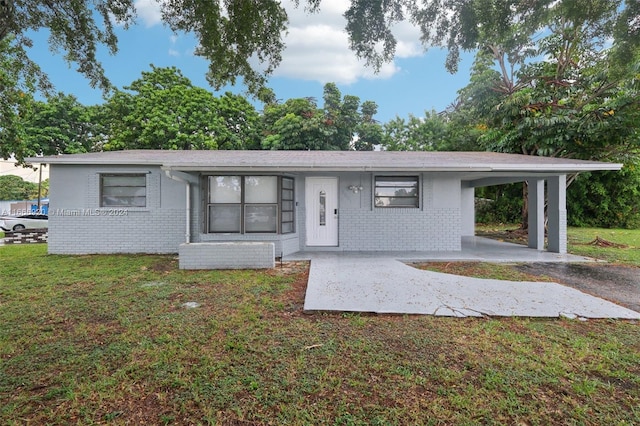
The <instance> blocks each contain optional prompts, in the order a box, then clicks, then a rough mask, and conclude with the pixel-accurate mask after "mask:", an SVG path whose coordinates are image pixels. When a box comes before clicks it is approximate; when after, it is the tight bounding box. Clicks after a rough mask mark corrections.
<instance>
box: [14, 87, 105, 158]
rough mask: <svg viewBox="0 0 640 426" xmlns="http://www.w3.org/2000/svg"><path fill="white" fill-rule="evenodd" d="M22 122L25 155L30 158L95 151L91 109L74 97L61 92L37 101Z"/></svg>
mask: <svg viewBox="0 0 640 426" xmlns="http://www.w3.org/2000/svg"><path fill="white" fill-rule="evenodd" d="M23 121H24V124H23V126H24V129H25V136H24V141H25V149H24V151H23V153H24V154H28V155H29V156H37V155H57V154H76V153H80V152H88V151H91V150H92V148H93V146H92V145H93V139H92V137H93V134H94V133H95V132H94V130H93V125H92V123H91V117H90V113H89V109H88V108H87V107H85V106H84V105H82V104H80V103H79V102H78V101H77V99H76V98H75V97H74V96H71V95H64V94H62V93H58V94H57V95H56V96H53V97H50V98H49V99H48V100H47V101H46V102H45V101H35V102H34V103H33V106H32V108H31V112H30V114H29V115H28V116H27V117H25V119H24V120H23Z"/></svg>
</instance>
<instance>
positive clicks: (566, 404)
mask: <svg viewBox="0 0 640 426" xmlns="http://www.w3.org/2000/svg"><path fill="white" fill-rule="evenodd" d="M0 262H1V264H2V269H0V274H1V275H0V278H1V280H0V401H2V404H0V424H3V425H17V424H83V425H91V424H114V425H119V424H143V423H144V424H221V425H233V424H252V425H267V424H290V425H307V424H308V425H315V424H326V425H376V424H377V425H383V424H384V425H408V424H425V425H428V424H433V425H477V424H527V425H548V424H571V425H601V424H615V425H632V424H640V409H638V407H640V332H639V330H638V323H637V322H627V321H608V320H599V321H593V320H592V321H588V322H581V321H570V320H541V319H522V318H505V319H473V318H466V319H453V318H442V317H431V316H374V315H364V314H362V315H358V314H339V313H335V314H313V315H305V314H303V313H302V312H301V306H302V301H303V297H304V288H305V283H306V273H307V265H306V264H305V263H300V264H286V265H285V266H287V267H286V268H283V269H275V270H273V271H180V270H178V269H177V266H176V259H175V258H174V257H173V256H53V255H47V254H46V246H45V245H33V246H6V247H3V248H2V249H0ZM186 302H197V303H199V304H200V306H199V307H197V308H193V309H188V308H185V307H184V305H183V304H184V303H186Z"/></svg>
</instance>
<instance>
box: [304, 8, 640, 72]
mask: <svg viewBox="0 0 640 426" xmlns="http://www.w3.org/2000/svg"><path fill="white" fill-rule="evenodd" d="M309 3H310V4H312V5H313V6H315V7H319V5H320V0H309ZM560 9H562V10H563V12H569V13H573V14H576V13H582V14H588V15H589V18H590V20H591V21H592V22H595V20H596V19H597V20H598V21H599V23H600V24H601V27H602V28H603V29H606V31H607V33H608V34H609V36H610V37H611V38H612V39H613V40H614V43H615V44H616V45H618V46H620V47H624V48H625V49H626V48H627V47H629V48H630V49H634V47H637V46H638V44H639V43H640V41H639V40H640V20H639V19H638V17H639V16H640V5H639V4H638V2H637V1H635V0H466V1H460V0H439V1H428V2H416V1H413V0H387V1H384V2H378V1H365V0H353V1H351V6H350V8H349V9H348V10H347V12H346V13H345V17H346V18H347V28H346V30H347V32H348V34H349V39H350V43H351V48H352V49H353V50H354V51H355V52H356V54H358V56H360V57H362V58H364V59H366V61H367V63H368V64H370V65H372V66H374V67H376V68H379V67H380V66H381V64H382V63H383V62H385V61H389V60H391V59H392V58H393V56H394V54H395V48H396V44H397V41H396V38H395V36H394V34H393V27H394V26H395V25H396V24H397V23H399V22H401V21H410V22H411V23H413V24H415V25H417V26H418V27H419V28H420V30H421V41H422V44H423V45H424V46H427V47H433V46H439V47H444V48H446V49H447V50H448V56H447V60H446V64H445V65H446V67H447V69H448V70H449V71H451V72H455V71H457V67H458V63H459V61H460V51H462V50H466V51H474V50H477V49H482V48H485V47H486V46H487V42H488V41H491V42H493V43H497V45H500V46H501V47H502V48H503V49H504V50H505V51H513V47H514V46H517V45H522V44H523V42H524V41H528V40H531V39H532V37H533V36H534V35H536V34H538V33H540V32H541V31H543V30H544V29H545V28H546V27H547V25H548V20H549V17H550V16H553V15H554V14H556V12H557V11H558V10H560ZM514 29H517V31H514ZM626 58H628V56H624V55H619V56H617V59H618V60H620V61H624V60H625V59H626Z"/></svg>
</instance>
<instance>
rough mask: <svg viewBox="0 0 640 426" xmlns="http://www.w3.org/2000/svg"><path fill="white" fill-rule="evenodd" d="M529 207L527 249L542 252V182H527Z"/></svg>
mask: <svg viewBox="0 0 640 426" xmlns="http://www.w3.org/2000/svg"><path fill="white" fill-rule="evenodd" d="M527 185H528V194H529V195H528V197H529V199H528V205H529V222H528V225H529V248H533V249H536V250H544V180H543V179H535V180H533V179H532V180H529V181H527Z"/></svg>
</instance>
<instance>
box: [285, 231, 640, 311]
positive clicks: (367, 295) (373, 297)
mask: <svg viewBox="0 0 640 426" xmlns="http://www.w3.org/2000/svg"><path fill="white" fill-rule="evenodd" d="M469 243H473V244H472V245H469ZM479 249H481V250H479ZM303 258H306V259H310V260H311V269H310V273H309V282H308V285H307V293H306V297H305V305H304V309H305V310H307V311H353V312H376V313H401V314H428V315H440V316H455V317H465V316H482V315H489V316H523V317H559V316H566V317H570V318H576V317H580V318H622V319H640V313H638V312H635V311H632V310H630V309H627V308H623V307H621V306H618V305H616V304H614V303H611V302H608V301H606V300H604V299H600V298H598V297H594V296H591V295H588V294H586V293H582V292H580V291H578V290H575V289H573V288H570V287H567V286H563V285H561V284H556V283H543V282H512V281H500V280H487V279H478V278H469V277H462V276H458V275H449V274H442V273H436V272H430V271H422V270H419V269H416V268H413V267H411V266H408V265H406V264H405V263H403V262H402V261H400V260H398V259H401V260H403V261H425V260H437V261H441V260H452V261H453V260H476V261H478V260H482V261H489V262H534V261H535V262H540V261H542V262H549V261H565V262H566V261H587V259H585V258H580V257H576V256H571V255H557V254H554V253H546V252H539V251H537V250H531V249H528V248H525V247H522V246H518V245H513V244H505V243H500V242H494V241H491V240H485V239H478V238H474V239H473V241H467V250H465V249H464V248H463V251H462V252H459V253H416V252H408V253H379V252H378V253H376V252H371V253H348V252H333V253H331V252H322V253H297V254H295V255H293V256H287V257H286V258H285V260H296V259H303Z"/></svg>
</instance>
